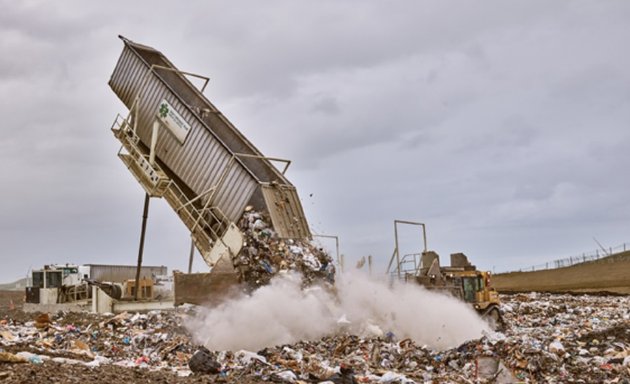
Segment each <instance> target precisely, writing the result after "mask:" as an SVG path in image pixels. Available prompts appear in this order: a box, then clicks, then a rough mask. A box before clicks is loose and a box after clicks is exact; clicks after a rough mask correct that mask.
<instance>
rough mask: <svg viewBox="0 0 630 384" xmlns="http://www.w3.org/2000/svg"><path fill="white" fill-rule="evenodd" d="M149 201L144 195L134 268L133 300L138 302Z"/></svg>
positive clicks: (148, 197) (146, 195)
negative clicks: (136, 263) (138, 245)
mask: <svg viewBox="0 0 630 384" xmlns="http://www.w3.org/2000/svg"><path fill="white" fill-rule="evenodd" d="M149 199H150V196H149V194H148V193H145V194H144V209H143V211H142V230H141V231H140V248H139V249H138V266H137V267H136V290H135V292H134V296H133V299H134V300H136V301H137V300H138V292H139V291H140V270H141V269H142V254H143V253H144V235H145V234H146V231H147V217H148V216H149Z"/></svg>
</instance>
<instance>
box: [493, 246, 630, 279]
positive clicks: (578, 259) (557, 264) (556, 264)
mask: <svg viewBox="0 0 630 384" xmlns="http://www.w3.org/2000/svg"><path fill="white" fill-rule="evenodd" d="M627 250H630V244H626V243H623V244H621V245H618V246H616V247H609V248H608V249H606V251H605V252H604V250H602V249H596V250H595V251H592V252H588V253H586V252H584V253H582V254H581V255H578V256H571V257H566V258H564V259H556V260H553V261H550V262H547V263H542V264H537V265H532V266H529V267H527V268H520V269H515V270H511V271H505V272H500V273H510V272H532V271H543V270H546V269H556V268H564V267H570V266H572V265H575V264H581V263H586V262H590V261H597V260H599V259H601V258H604V257H608V256H612V255H615V254H618V253H621V252H626V251H627Z"/></svg>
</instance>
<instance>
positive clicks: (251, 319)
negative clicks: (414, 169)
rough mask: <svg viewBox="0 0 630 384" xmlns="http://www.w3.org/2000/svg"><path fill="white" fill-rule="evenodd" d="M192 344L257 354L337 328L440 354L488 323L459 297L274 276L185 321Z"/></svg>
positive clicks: (364, 282)
mask: <svg viewBox="0 0 630 384" xmlns="http://www.w3.org/2000/svg"><path fill="white" fill-rule="evenodd" d="M186 327H187V328H188V329H189V330H190V331H191V333H192V335H193V339H194V341H195V342H196V343H198V344H203V345H205V346H206V347H208V348H209V349H213V350H233V351H236V350H240V349H246V350H254V351H255V350H259V349H262V348H264V347H269V346H274V345H281V344H289V343H294V342H296V341H298V340H315V339H319V338H321V337H323V336H326V335H332V334H334V333H336V332H339V331H345V332H350V333H352V334H355V335H359V336H383V335H384V334H386V333H388V332H392V333H393V334H394V335H395V337H396V338H397V339H404V338H411V339H412V340H414V341H415V342H416V343H419V344H421V345H427V346H429V347H431V348H433V349H438V350H442V349H447V348H451V347H455V346H458V345H460V344H461V343H463V342H465V341H467V340H471V339H475V338H479V337H481V336H482V333H483V332H484V331H489V330H490V329H489V326H488V324H487V323H485V322H484V321H483V320H481V319H480V318H479V316H478V315H477V314H476V313H475V311H474V310H473V309H472V308H470V307H469V306H468V305H466V304H464V303H462V302H460V301H459V300H457V299H455V298H452V297H449V296H446V295H444V294H439V293H434V292H430V291H427V290H426V289H424V288H422V287H420V286H418V285H412V284H397V285H395V286H393V287H390V286H389V284H387V283H386V282H384V281H377V280H374V279H370V278H368V277H367V276H365V275H363V274H353V275H347V274H346V275H343V276H342V277H341V278H340V279H338V281H337V284H336V293H331V292H329V291H328V290H326V289H323V288H319V287H314V288H309V289H306V290H301V289H300V276H299V275H296V274H286V275H279V276H278V277H276V278H274V279H273V280H272V282H271V284H270V285H267V286H264V287H262V288H259V289H258V290H256V291H255V292H254V293H253V294H251V295H250V296H243V297H240V298H237V299H233V300H230V301H228V302H225V303H223V304H221V305H220V306H218V307H214V308H211V309H206V308H203V309H201V310H200V312H199V313H197V315H195V316H194V317H191V318H190V319H188V320H187V321H186Z"/></svg>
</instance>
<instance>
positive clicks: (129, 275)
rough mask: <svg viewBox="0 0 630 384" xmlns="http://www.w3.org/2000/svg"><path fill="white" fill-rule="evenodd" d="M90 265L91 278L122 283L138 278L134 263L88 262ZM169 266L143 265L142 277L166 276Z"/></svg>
mask: <svg viewBox="0 0 630 384" xmlns="http://www.w3.org/2000/svg"><path fill="white" fill-rule="evenodd" d="M87 266H88V267H90V278H92V279H94V280H97V281H107V282H118V283H122V282H124V281H127V280H133V279H135V278H136V268H137V267H136V266H134V265H105V264H87ZM166 274H168V268H167V267H165V266H163V265H162V266H148V265H145V266H142V269H141V270H140V277H141V278H148V279H150V278H152V277H153V276H165V275H166Z"/></svg>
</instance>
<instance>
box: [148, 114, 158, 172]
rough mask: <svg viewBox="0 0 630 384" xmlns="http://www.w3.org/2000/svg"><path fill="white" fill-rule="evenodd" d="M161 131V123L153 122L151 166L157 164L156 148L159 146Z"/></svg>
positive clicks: (150, 153)
mask: <svg viewBox="0 0 630 384" xmlns="http://www.w3.org/2000/svg"><path fill="white" fill-rule="evenodd" d="M159 131H160V123H159V122H158V121H157V120H155V121H154V122H153V132H152V133H151V152H149V164H151V165H153V164H155V147H156V146H157V139H158V133H159Z"/></svg>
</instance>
